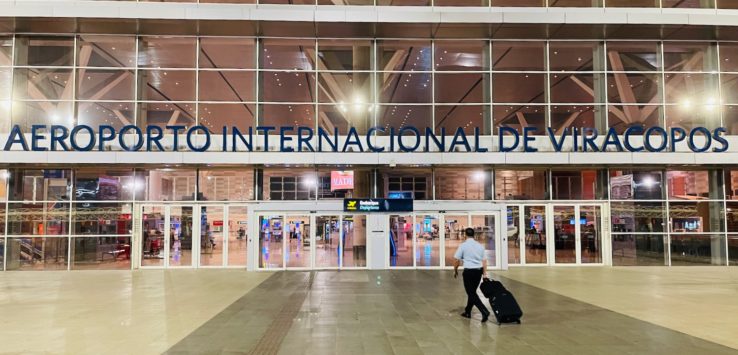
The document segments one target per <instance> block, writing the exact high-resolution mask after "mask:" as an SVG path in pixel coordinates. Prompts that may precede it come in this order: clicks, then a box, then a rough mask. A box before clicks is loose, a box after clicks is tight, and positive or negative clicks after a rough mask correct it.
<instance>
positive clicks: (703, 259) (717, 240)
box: [670, 234, 727, 266]
mask: <svg viewBox="0 0 738 355" xmlns="http://www.w3.org/2000/svg"><path fill="white" fill-rule="evenodd" d="M670 244H671V265H672V266H691V265H725V263H726V259H727V256H726V250H725V235H722V234H712V235H710V234H707V235H698V234H694V235H674V234H672V235H671V243H670Z"/></svg>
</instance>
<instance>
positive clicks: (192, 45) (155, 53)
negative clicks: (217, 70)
mask: <svg viewBox="0 0 738 355" xmlns="http://www.w3.org/2000/svg"><path fill="white" fill-rule="evenodd" d="M196 48H197V38H195V37H153V36H145V37H141V38H140V43H139V45H138V66H139V67H143V68H194V67H195V62H196V59H195V55H196V53H197V49H196Z"/></svg>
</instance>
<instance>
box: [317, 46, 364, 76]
mask: <svg viewBox="0 0 738 355" xmlns="http://www.w3.org/2000/svg"><path fill="white" fill-rule="evenodd" d="M371 49H372V42H371V41H369V40H345V39H319V40H318V70H370V69H371V54H372V50H371Z"/></svg>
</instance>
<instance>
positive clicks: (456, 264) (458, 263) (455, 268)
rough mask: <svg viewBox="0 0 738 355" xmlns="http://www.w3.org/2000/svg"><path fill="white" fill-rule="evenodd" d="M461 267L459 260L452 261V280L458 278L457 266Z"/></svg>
mask: <svg viewBox="0 0 738 355" xmlns="http://www.w3.org/2000/svg"><path fill="white" fill-rule="evenodd" d="M460 265H461V261H459V259H454V278H456V277H457V276H459V266H460Z"/></svg>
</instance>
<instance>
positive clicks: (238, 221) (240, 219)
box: [226, 206, 249, 267]
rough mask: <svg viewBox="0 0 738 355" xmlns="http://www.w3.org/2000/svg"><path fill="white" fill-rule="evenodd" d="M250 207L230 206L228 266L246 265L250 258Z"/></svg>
mask: <svg viewBox="0 0 738 355" xmlns="http://www.w3.org/2000/svg"><path fill="white" fill-rule="evenodd" d="M248 218H249V216H248V209H247V208H246V207H245V206H229V207H228V258H227V260H226V261H227V262H228V266H244V267H245V266H246V260H247V258H248V245H249V243H248V240H249V238H248V234H249V228H248Z"/></svg>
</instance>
